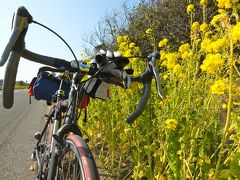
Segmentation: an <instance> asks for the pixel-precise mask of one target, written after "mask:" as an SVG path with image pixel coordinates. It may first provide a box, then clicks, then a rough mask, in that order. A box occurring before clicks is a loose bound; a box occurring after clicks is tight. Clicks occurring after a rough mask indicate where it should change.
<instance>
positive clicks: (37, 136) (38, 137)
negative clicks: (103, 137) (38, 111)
mask: <svg viewBox="0 0 240 180" xmlns="http://www.w3.org/2000/svg"><path fill="white" fill-rule="evenodd" d="M33 137H34V138H35V139H36V140H38V141H40V140H41V133H40V132H36V133H35V134H34V136H33Z"/></svg>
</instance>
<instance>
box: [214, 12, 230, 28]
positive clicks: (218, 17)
mask: <svg viewBox="0 0 240 180" xmlns="http://www.w3.org/2000/svg"><path fill="white" fill-rule="evenodd" d="M227 18H228V17H227V13H226V12H223V13H221V14H217V15H215V16H214V17H213V18H212V20H211V22H210V24H211V25H213V26H216V25H218V24H217V23H219V22H224V21H225V20H226V19H227Z"/></svg>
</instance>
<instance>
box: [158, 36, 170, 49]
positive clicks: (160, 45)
mask: <svg viewBox="0 0 240 180" xmlns="http://www.w3.org/2000/svg"><path fill="white" fill-rule="evenodd" d="M167 43H168V39H167V38H163V40H161V41H160V42H159V43H158V47H163V46H166V45H167Z"/></svg>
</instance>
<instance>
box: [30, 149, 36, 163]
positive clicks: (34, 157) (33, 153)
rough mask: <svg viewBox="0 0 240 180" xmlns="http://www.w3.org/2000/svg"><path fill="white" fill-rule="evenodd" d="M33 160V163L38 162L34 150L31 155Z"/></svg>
mask: <svg viewBox="0 0 240 180" xmlns="http://www.w3.org/2000/svg"><path fill="white" fill-rule="evenodd" d="M31 160H32V161H37V157H36V151H35V150H34V151H33V152H32V154H31Z"/></svg>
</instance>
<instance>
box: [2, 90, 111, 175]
mask: <svg viewBox="0 0 240 180" xmlns="http://www.w3.org/2000/svg"><path fill="white" fill-rule="evenodd" d="M46 108H47V106H46V103H45V102H44V101H36V100H34V98H32V104H29V97H28V94H27V91H26V90H16V91H15V100H14V106H13V107H12V108H11V109H4V108H3V105H2V91H0V180H34V179H36V174H35V173H36V172H35V171H30V170H29V168H30V166H32V165H33V164H34V162H32V161H31V158H30V157H31V153H32V150H33V147H34V145H35V143H36V140H35V139H34V138H33V135H34V133H35V132H37V131H40V130H41V129H42V127H43V126H44V115H45V112H46ZM97 166H98V170H99V174H100V179H102V180H112V179H115V178H113V177H108V175H107V173H106V172H105V171H104V170H103V169H102V166H100V165H99V163H97Z"/></svg>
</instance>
